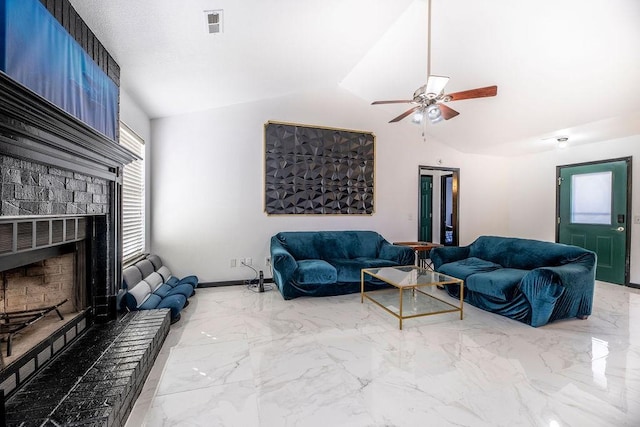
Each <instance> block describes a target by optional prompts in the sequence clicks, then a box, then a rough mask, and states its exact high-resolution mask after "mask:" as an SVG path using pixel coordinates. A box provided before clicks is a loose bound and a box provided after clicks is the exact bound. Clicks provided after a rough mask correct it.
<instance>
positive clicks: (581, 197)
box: [571, 171, 613, 225]
mask: <svg viewBox="0 0 640 427" xmlns="http://www.w3.org/2000/svg"><path fill="white" fill-rule="evenodd" d="M612 177H613V175H612V172H610V171H609V172H598V173H585V174H578V175H572V176H571V222H572V223H573V224H609V225H610V224H611V187H612V183H613V179H612Z"/></svg>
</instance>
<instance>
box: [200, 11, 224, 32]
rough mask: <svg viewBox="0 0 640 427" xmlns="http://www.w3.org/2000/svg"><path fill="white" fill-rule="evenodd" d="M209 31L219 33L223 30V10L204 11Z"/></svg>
mask: <svg viewBox="0 0 640 427" xmlns="http://www.w3.org/2000/svg"><path fill="white" fill-rule="evenodd" d="M204 14H205V18H206V22H207V32H208V33H209V34H219V33H221V32H222V10H205V11H204Z"/></svg>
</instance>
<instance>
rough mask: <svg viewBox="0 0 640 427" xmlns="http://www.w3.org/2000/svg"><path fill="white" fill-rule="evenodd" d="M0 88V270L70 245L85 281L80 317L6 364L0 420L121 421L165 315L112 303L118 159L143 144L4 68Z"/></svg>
mask: <svg viewBox="0 0 640 427" xmlns="http://www.w3.org/2000/svg"><path fill="white" fill-rule="evenodd" d="M0 99H2V102H1V103H0V179H1V181H2V182H1V185H2V187H1V188H0V195H1V206H0V271H3V272H4V271H7V270H11V269H14V268H19V267H23V266H26V265H30V264H33V263H39V262H43V260H45V259H48V258H50V257H56V256H59V255H63V254H66V253H73V254H74V255H73V256H75V258H76V260H78V261H79V262H77V264H78V265H79V266H78V265H76V267H75V270H76V273H75V274H76V280H78V279H79V281H80V282H81V283H83V284H84V285H83V286H84V287H85V288H84V293H83V295H84V297H83V298H84V300H85V301H84V304H83V305H84V306H85V308H82V309H80V312H79V314H78V315H76V316H74V319H73V321H72V322H69V323H66V324H65V325H64V326H63V327H61V328H59V329H57V330H56V331H55V332H54V333H53V334H52V335H51V336H49V337H48V338H47V339H45V340H43V341H41V342H40V343H39V344H37V345H36V346H35V347H34V348H33V349H32V350H31V351H28V352H27V354H26V355H25V358H21V360H17V361H15V362H13V363H11V364H10V365H8V366H6V367H4V369H2V371H1V372H0V393H2V392H4V394H6V398H7V400H6V402H5V399H4V398H2V399H1V401H0V403H1V404H2V409H3V410H2V411H0V412H1V413H0V417H5V416H6V420H5V419H0V423H1V422H2V421H6V425H22V424H21V423H23V422H24V421H25V420H24V419H23V417H27V416H29V417H31V416H34V417H36V416H37V418H35V419H30V420H29V421H28V422H27V424H26V425H30V424H29V422H32V423H34V425H41V423H42V422H50V423H51V422H54V423H59V424H60V423H61V424H65V423H69V422H74V423H80V424H82V423H83V422H84V421H83V419H84V420H93V421H91V422H95V425H122V424H123V423H124V422H125V421H126V415H127V413H128V410H130V405H132V402H133V401H134V400H135V396H136V395H137V393H139V390H140V388H141V386H142V383H143V382H144V378H145V377H146V373H147V372H148V370H149V369H150V367H151V365H152V364H153V360H154V359H155V356H156V355H157V352H158V351H159V349H160V346H161V345H162V342H163V341H164V337H165V336H166V333H167V331H168V324H169V323H168V313H165V312H164V311H160V312H159V313H157V314H154V313H148V314H146V315H144V316H141V315H139V314H138V313H129V314H127V315H124V316H119V315H118V313H117V309H116V295H117V292H118V289H119V284H120V282H121V270H122V265H121V249H120V240H121V227H120V223H121V200H122V194H121V192H122V189H121V186H122V169H123V167H124V165H125V164H127V163H129V162H131V161H133V160H135V159H136V156H135V155H133V154H132V153H130V152H129V151H127V150H126V149H124V148H122V147H121V146H119V145H118V144H117V143H116V142H114V141H111V140H109V139H108V138H106V137H105V136H104V135H102V134H100V133H98V132H96V131H95V130H93V129H92V128H90V127H88V126H86V125H85V124H83V123H81V122H79V121H78V120H77V119H75V118H73V117H71V116H69V115H68V114H66V113H65V112H63V111H62V110H60V109H59V108H57V107H55V106H53V105H52V104H50V103H49V102H47V101H46V100H44V99H42V98H40V97H39V96H37V95H35V94H34V93H33V92H31V91H30V90H28V89H26V88H24V87H23V86H21V85H19V84H17V83H16V82H14V81H13V80H12V79H10V78H9V77H7V76H6V75H5V74H4V73H1V72H0ZM80 224H82V225H80ZM36 265H37V264H36ZM54 316H55V314H54ZM30 327H31V326H30ZM33 327H37V325H35V324H34V325H33ZM2 347H3V350H4V346H2ZM87 348H89V349H90V350H91V351H87ZM97 349H101V351H100V352H99V353H98V354H97V355H96V350H97ZM74 353H76V354H75V355H74ZM94 358H95V359H94ZM69 360H74V361H76V362H74V363H73V365H74V367H73V369H70V368H71V367H69V366H65V365H64V364H63V365H62V366H60V363H64V362H65V361H66V362H67V363H68V362H69ZM80 362H81V363H80ZM96 369H97V371H96ZM67 375H68V377H67ZM78 375H81V378H82V379H81V380H79V379H78V378H79V377H78ZM43 377H44V379H43ZM60 386H65V387H68V388H66V389H60V388H59V387H60ZM33 387H36V388H35V389H34V388H33ZM37 387H40V388H37ZM89 390H92V392H91V393H89V392H88V391H89ZM87 396H89V397H87ZM47 398H48V399H47ZM45 401H46V402H47V404H49V405H51V406H50V407H47V406H46V405H44V403H43V402H45ZM5 403H6V414H5V412H4V405H5ZM116 404H117V405H116ZM92 405H93V406H92ZM36 408H37V409H38V410H39V412H38V411H35V409H36ZM55 408H58V409H60V408H66V411H64V410H63V411H62V412H61V413H58V412H60V411H58V412H56V409H55ZM107 409H108V410H107ZM21 411H22V412H21ZM23 411H27V412H23ZM56 417H62V418H56ZM64 417H67V418H64ZM74 417H75V418H74ZM83 417H84V418H83ZM87 422H88V421H87ZM80 424H79V425H80ZM44 425H47V424H44ZM51 425H54V424H51ZM92 425H94V424H92Z"/></svg>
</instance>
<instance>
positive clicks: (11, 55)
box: [0, 0, 118, 141]
mask: <svg viewBox="0 0 640 427" xmlns="http://www.w3.org/2000/svg"><path fill="white" fill-rule="evenodd" d="M0 71H2V72H4V73H5V74H7V75H8V76H9V77H11V78H12V79H13V80H15V81H16V82H18V83H20V84H22V85H23V86H25V87H27V88H28V89H30V90H31V91H33V92H35V93H37V94H38V95H40V96H41V97H43V98H44V99H46V100H47V101H49V102H51V103H52V104H54V105H56V106H57V107H59V108H61V109H63V110H64V111H66V112H67V113H69V114H71V115H72V116H74V117H76V118H77V119H79V120H80V121H82V122H84V123H85V124H87V125H89V126H91V127H92V128H94V129H95V130H97V131H98V132H100V133H102V134H104V135H105V136H106V137H108V138H109V139H112V140H114V141H115V140H116V135H117V126H118V87H117V86H116V84H115V83H114V82H113V81H112V80H111V79H110V78H109V77H108V76H107V75H106V73H104V71H102V70H101V69H100V67H98V65H97V64H96V63H95V62H94V61H93V60H92V59H91V57H90V56H89V55H88V54H87V53H86V52H85V51H84V50H83V49H82V47H81V46H80V45H79V44H78V43H77V42H76V41H75V40H74V39H73V37H71V35H69V33H68V32H67V31H66V30H65V29H64V27H62V25H60V23H59V22H58V21H57V20H56V19H55V18H54V17H53V16H52V15H51V14H50V13H49V12H48V11H47V9H46V8H45V7H44V6H43V5H42V4H41V3H40V1H38V0H0Z"/></svg>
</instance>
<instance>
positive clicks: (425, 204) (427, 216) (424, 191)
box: [418, 175, 433, 242]
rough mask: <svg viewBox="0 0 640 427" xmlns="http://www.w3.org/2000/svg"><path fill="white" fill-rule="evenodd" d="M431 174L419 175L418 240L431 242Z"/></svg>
mask: <svg viewBox="0 0 640 427" xmlns="http://www.w3.org/2000/svg"><path fill="white" fill-rule="evenodd" d="M432 218H433V176H431V175H420V221H419V225H418V228H419V230H418V240H420V241H421V242H431V241H432V240H431V239H432V237H433V236H432V235H433V222H432V221H433V219H432Z"/></svg>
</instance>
